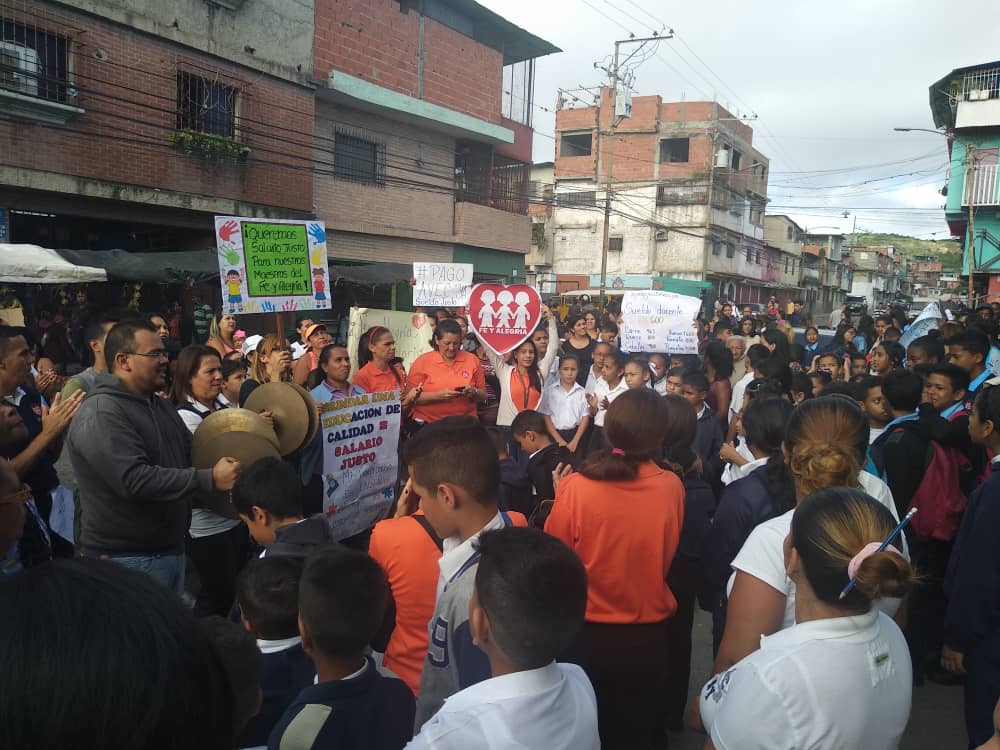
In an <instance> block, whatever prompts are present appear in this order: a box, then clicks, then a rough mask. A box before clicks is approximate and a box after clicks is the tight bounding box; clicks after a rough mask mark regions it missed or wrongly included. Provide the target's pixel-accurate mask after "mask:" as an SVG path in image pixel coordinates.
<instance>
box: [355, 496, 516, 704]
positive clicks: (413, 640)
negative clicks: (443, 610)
mask: <svg viewBox="0 0 1000 750" xmlns="http://www.w3.org/2000/svg"><path fill="white" fill-rule="evenodd" d="M422 514H423V511H417V513H415V514H414V515H422ZM507 515H508V516H510V521H511V523H512V524H513V525H514V526H527V525H528V521H527V520H526V519H525V517H524V516H523V515H521V514H520V513H515V512H508V513H507ZM368 554H369V555H371V556H372V558H373V559H374V560H376V561H377V562H378V563H379V565H381V566H382V568H383V570H385V574H386V577H387V578H388V579H389V589H390V590H391V591H392V596H393V599H395V601H396V627H395V628H394V629H393V631H392V636H391V637H390V638H389V645H388V646H387V647H386V649H385V659H384V660H383V662H382V663H383V664H384V665H385V667H386V668H387V669H390V670H392V671H393V672H395V673H396V674H397V675H399V677H400V679H401V680H403V682H405V683H406V684H407V685H408V686H409V688H410V690H412V691H413V694H414V695H416V694H417V692H418V691H419V690H420V673H421V671H423V668H424V662H425V661H427V624H428V623H429V622H430V620H431V617H432V616H433V615H434V604H435V599H436V596H437V581H438V576H439V575H440V574H441V571H440V570H439V569H438V558H440V557H441V550H439V549H438V548H437V545H436V544H435V543H434V540H432V539H431V536H430V534H428V533H427V531H426V530H425V529H424V527H423V526H421V525H420V522H419V521H417V520H416V519H415V518H414V517H413V516H406V517H404V518H387V519H386V520H384V521H379V522H378V523H377V524H375V528H374V529H373V530H372V536H371V540H370V541H369V542H368Z"/></svg>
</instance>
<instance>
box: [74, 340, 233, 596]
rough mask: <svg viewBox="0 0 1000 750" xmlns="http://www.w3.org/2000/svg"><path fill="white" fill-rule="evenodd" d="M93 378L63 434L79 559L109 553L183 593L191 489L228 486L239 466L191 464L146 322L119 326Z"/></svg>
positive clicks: (158, 348) (159, 348)
mask: <svg viewBox="0 0 1000 750" xmlns="http://www.w3.org/2000/svg"><path fill="white" fill-rule="evenodd" d="M104 356H105V361H106V364H107V366H108V372H106V373H101V374H99V375H98V376H97V378H96V381H95V387H94V389H93V390H92V391H91V392H90V394H89V395H88V397H87V399H86V401H85V402H84V404H83V406H82V407H81V408H80V411H79V413H78V414H77V416H76V418H75V419H74V421H73V425H72V427H71V428H70V432H69V440H68V447H69V455H70V459H71V460H72V462H73V469H74V471H75V472H76V476H77V481H78V484H79V489H80V506H81V507H80V510H81V524H80V526H81V533H80V540H79V546H80V549H81V551H82V552H83V554H84V555H87V556H92V557H105V558H111V559H113V560H116V561H117V562H120V563H121V564H123V565H126V566H128V567H131V568H135V569H137V570H141V571H143V572H145V573H148V574H149V575H151V576H152V577H154V578H156V579H157V580H159V581H160V582H161V583H163V584H164V585H165V586H167V587H168V588H171V589H173V590H174V591H176V592H177V593H181V592H183V590H184V538H185V535H186V533H187V528H188V520H189V517H190V506H191V500H192V499H193V498H194V496H195V495H197V494H199V493H202V494H207V493H209V492H211V491H213V490H218V491H223V492H228V491H229V490H231V489H232V488H233V485H234V484H235V482H236V477H237V476H238V475H239V470H240V465H239V463H238V462H237V461H236V460H235V459H232V458H222V459H220V460H219V462H218V463H217V464H216V465H215V466H214V467H213V468H212V469H195V468H192V466H191V458H190V456H191V433H190V432H189V431H188V429H187V427H185V426H184V423H183V422H182V421H181V418H180V417H179V416H178V415H177V410H176V408H175V407H174V405H173V404H171V403H170V402H169V401H167V400H166V399H163V398H160V397H159V396H157V395H155V394H156V393H157V392H158V391H161V390H163V388H164V387H165V386H166V378H167V364H168V358H167V352H166V350H165V349H164V348H163V342H162V341H161V340H160V337H159V336H158V335H157V333H156V329H155V328H153V326H152V325H150V324H149V323H148V322H145V321H129V322H124V323H119V324H118V325H116V326H115V327H114V328H112V329H111V330H110V331H109V332H108V336H107V339H106V341H105V343H104Z"/></svg>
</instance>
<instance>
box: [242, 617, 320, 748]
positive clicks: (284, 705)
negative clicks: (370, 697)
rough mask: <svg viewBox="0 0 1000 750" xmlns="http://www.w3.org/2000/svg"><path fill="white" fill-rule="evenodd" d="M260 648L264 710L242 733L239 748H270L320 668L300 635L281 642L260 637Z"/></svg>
mask: <svg viewBox="0 0 1000 750" xmlns="http://www.w3.org/2000/svg"><path fill="white" fill-rule="evenodd" d="M257 648H258V649H260V653H261V665H260V666H261V669H260V690H261V704H260V710H259V711H258V712H257V715H256V716H254V717H253V718H251V719H250V721H248V722H247V725H246V726H245V727H244V728H243V731H242V732H240V736H239V738H238V739H237V741H236V742H237V745H236V746H237V747H257V746H260V745H266V744H267V738H268V737H269V736H270V735H271V731H272V730H273V729H274V727H275V725H276V724H277V723H278V721H279V720H280V719H281V717H282V715H283V714H284V713H285V711H286V710H287V709H288V707H289V706H290V705H292V702H293V701H294V700H295V699H296V698H297V697H298V695H299V693H301V692H302V691H303V690H305V689H306V688H307V687H309V686H310V685H312V684H313V683H314V681H315V679H316V667H315V666H314V665H313V662H312V659H310V658H309V655H308V654H307V653H306V652H305V650H304V649H303V648H302V639H301V638H300V637H299V636H294V637H292V638H284V639H281V640H262V639H260V638H258V639H257Z"/></svg>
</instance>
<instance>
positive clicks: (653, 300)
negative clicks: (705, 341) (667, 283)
mask: <svg viewBox="0 0 1000 750" xmlns="http://www.w3.org/2000/svg"><path fill="white" fill-rule="evenodd" d="M700 309H701V300H700V299H698V298H697V297H688V296H686V295H683V294H675V293H673V292H657V291H636V292H625V294H624V295H623V296H622V326H621V331H620V335H621V349H622V351H623V352H629V353H630V354H638V353H640V352H661V353H664V354H697V353H698V333H697V331H696V330H695V328H694V320H695V318H696V317H698V311H699V310H700Z"/></svg>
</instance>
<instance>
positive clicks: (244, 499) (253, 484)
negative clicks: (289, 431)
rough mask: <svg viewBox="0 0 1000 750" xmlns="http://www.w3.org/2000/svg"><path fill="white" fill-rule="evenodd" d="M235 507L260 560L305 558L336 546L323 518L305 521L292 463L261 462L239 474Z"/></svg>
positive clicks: (299, 485) (268, 459)
mask: <svg viewBox="0 0 1000 750" xmlns="http://www.w3.org/2000/svg"><path fill="white" fill-rule="evenodd" d="M232 502H233V507H234V508H235V509H236V512H237V513H239V514H240V518H241V519H242V520H243V522H244V523H245V524H246V525H247V528H248V529H249V530H250V536H252V537H253V539H254V541H255V542H257V544H259V545H260V546H261V547H263V548H264V549H263V551H262V552H261V554H260V556H261V557H264V556H266V555H284V556H287V557H306V556H307V555H309V553H311V552H312V551H313V550H315V549H317V548H319V547H324V546H327V545H330V544H334V543H335V540H334V538H333V532H332V531H331V529H330V524H328V523H327V522H326V519H325V518H323V516H313V517H312V518H304V517H303V512H302V482H301V480H300V479H299V476H298V474H297V473H296V471H295V469H294V468H293V467H292V465H291V464H290V463H288V462H287V461H282V460H281V459H279V458H262V459H260V460H259V461H256V462H254V463H253V464H251V465H250V466H249V467H248V468H247V469H245V470H244V471H243V473H242V474H240V478H239V479H238V480H237V481H236V486H235V487H234V488H233V498H232Z"/></svg>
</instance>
